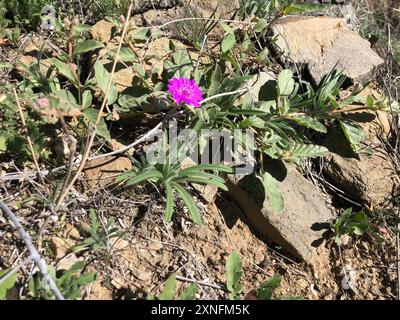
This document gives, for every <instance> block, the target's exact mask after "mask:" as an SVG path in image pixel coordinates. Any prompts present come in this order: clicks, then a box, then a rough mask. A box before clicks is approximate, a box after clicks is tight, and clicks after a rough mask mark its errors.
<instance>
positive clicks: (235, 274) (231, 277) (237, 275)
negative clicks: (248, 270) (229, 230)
mask: <svg viewBox="0 0 400 320" xmlns="http://www.w3.org/2000/svg"><path fill="white" fill-rule="evenodd" d="M242 275H243V272H242V262H241V261H240V257H239V255H238V254H237V253H236V252H235V251H234V252H232V253H231V254H230V255H229V257H228V260H227V261H226V275H225V276H226V286H227V288H228V290H229V292H230V294H229V299H231V300H236V299H238V295H239V293H240V291H241V290H242V284H241V283H240V279H241V278H242Z"/></svg>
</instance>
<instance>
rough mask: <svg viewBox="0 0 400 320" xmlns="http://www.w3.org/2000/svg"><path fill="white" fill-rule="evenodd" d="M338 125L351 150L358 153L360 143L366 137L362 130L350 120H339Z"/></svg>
mask: <svg viewBox="0 0 400 320" xmlns="http://www.w3.org/2000/svg"><path fill="white" fill-rule="evenodd" d="M339 124H340V127H341V128H342V131H343V133H344V135H345V136H346V139H347V140H348V141H349V142H350V144H351V147H352V148H353V150H354V151H355V152H359V151H360V142H361V141H362V140H364V139H365V137H366V135H365V132H364V130H363V129H362V128H361V127H360V125H359V124H357V123H356V122H353V121H350V120H339Z"/></svg>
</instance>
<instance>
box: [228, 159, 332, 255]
mask: <svg viewBox="0 0 400 320" xmlns="http://www.w3.org/2000/svg"><path fill="white" fill-rule="evenodd" d="M267 167H268V168H270V169H271V170H270V173H271V174H272V175H273V176H274V177H275V178H276V179H277V180H278V185H279V189H280V191H281V192H282V194H283V197H284V202H285V208H284V210H283V212H280V213H276V212H273V211H272V209H271V208H270V205H269V202H268V199H267V198H266V197H265V192H264V188H263V186H262V184H261V181H260V180H259V179H257V178H256V177H255V176H254V175H248V176H245V177H244V178H241V179H240V180H239V181H237V180H236V179H235V178H233V177H230V178H229V180H228V182H227V185H228V187H229V194H230V195H231V197H232V198H233V199H235V200H236V201H237V202H238V203H239V204H240V206H241V208H242V210H243V212H244V213H245V215H246V216H247V218H248V219H249V222H250V223H251V224H252V225H253V226H254V227H255V228H256V229H257V230H259V232H261V234H262V235H264V236H265V237H266V238H267V239H268V240H269V241H270V242H273V243H276V244H278V245H280V246H282V248H283V249H285V250H286V251H288V252H290V253H291V254H293V255H294V256H295V257H298V258H300V259H302V260H304V261H306V262H311V261H312V258H313V256H314V255H315V254H316V250H315V249H316V247H318V245H319V244H320V243H322V241H323V238H322V234H323V230H324V229H327V228H329V221H331V220H332V219H333V218H334V215H333V214H332V212H331V211H330V210H329V209H328V208H327V205H326V203H325V199H324V198H323V196H322V195H321V193H320V192H319V191H318V190H317V189H316V187H315V186H314V185H313V184H312V183H311V182H309V181H308V180H306V179H305V178H304V177H303V176H302V175H301V174H300V173H299V172H298V171H297V170H296V168H295V167H294V166H293V165H287V166H286V168H285V166H284V165H283V163H280V162H277V161H270V163H268V165H267Z"/></svg>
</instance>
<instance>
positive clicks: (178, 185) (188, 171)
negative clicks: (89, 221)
mask: <svg viewBox="0 0 400 320" xmlns="http://www.w3.org/2000/svg"><path fill="white" fill-rule="evenodd" d="M166 140H167V139H166V135H165V134H164V139H163V141H164V142H163V143H162V145H161V146H160V149H159V150H160V151H161V152H163V153H164V155H165V158H164V160H165V163H163V164H162V163H161V164H160V163H156V162H153V163H145V165H144V168H143V169H142V170H141V172H140V173H139V174H138V173H137V172H129V173H126V174H123V175H121V176H119V177H118V178H117V181H125V185H126V186H133V185H136V184H138V183H141V182H143V181H151V182H154V183H156V184H157V185H160V186H162V187H163V188H164V190H165V195H166V199H167V200H166V209H165V219H166V221H167V222H170V221H171V220H172V216H173V213H174V194H177V195H179V197H180V198H181V199H182V201H183V202H184V204H185V205H186V206H187V208H188V210H189V213H190V215H191V217H192V219H193V221H194V222H195V223H197V224H201V221H202V219H201V216H200V211H199V209H198V207H197V204H196V203H195V201H194V200H193V198H192V196H191V195H190V193H189V192H188V191H187V184H188V183H196V184H200V185H213V186H217V187H218V188H220V189H222V190H227V189H228V188H227V187H226V185H225V181H224V179H222V178H220V177H218V176H216V175H214V174H212V173H209V172H207V171H215V172H225V173H233V170H232V169H231V168H229V167H227V166H224V165H219V164H200V165H194V166H191V167H188V168H185V169H183V168H182V161H183V160H184V158H185V157H186V155H187V153H188V148H189V146H190V144H188V143H183V144H182V143H180V144H179V143H176V144H175V145H172V146H167V145H166ZM189 140H190V139H189ZM178 145H179V146H178ZM174 148H177V149H174ZM168 149H170V150H168ZM171 149H172V150H171ZM175 151H177V158H175V159H174V158H173V157H170V155H171V154H173V152H175Z"/></svg>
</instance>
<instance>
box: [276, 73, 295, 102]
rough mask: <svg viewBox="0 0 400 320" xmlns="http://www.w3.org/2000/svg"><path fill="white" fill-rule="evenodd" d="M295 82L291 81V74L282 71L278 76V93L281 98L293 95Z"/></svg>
mask: <svg viewBox="0 0 400 320" xmlns="http://www.w3.org/2000/svg"><path fill="white" fill-rule="evenodd" d="M294 88H295V82H294V80H293V72H292V71H291V70H289V69H286V70H283V71H282V72H281V73H280V74H279V75H278V92H279V95H281V96H289V95H290V94H292V93H293V91H294Z"/></svg>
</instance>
